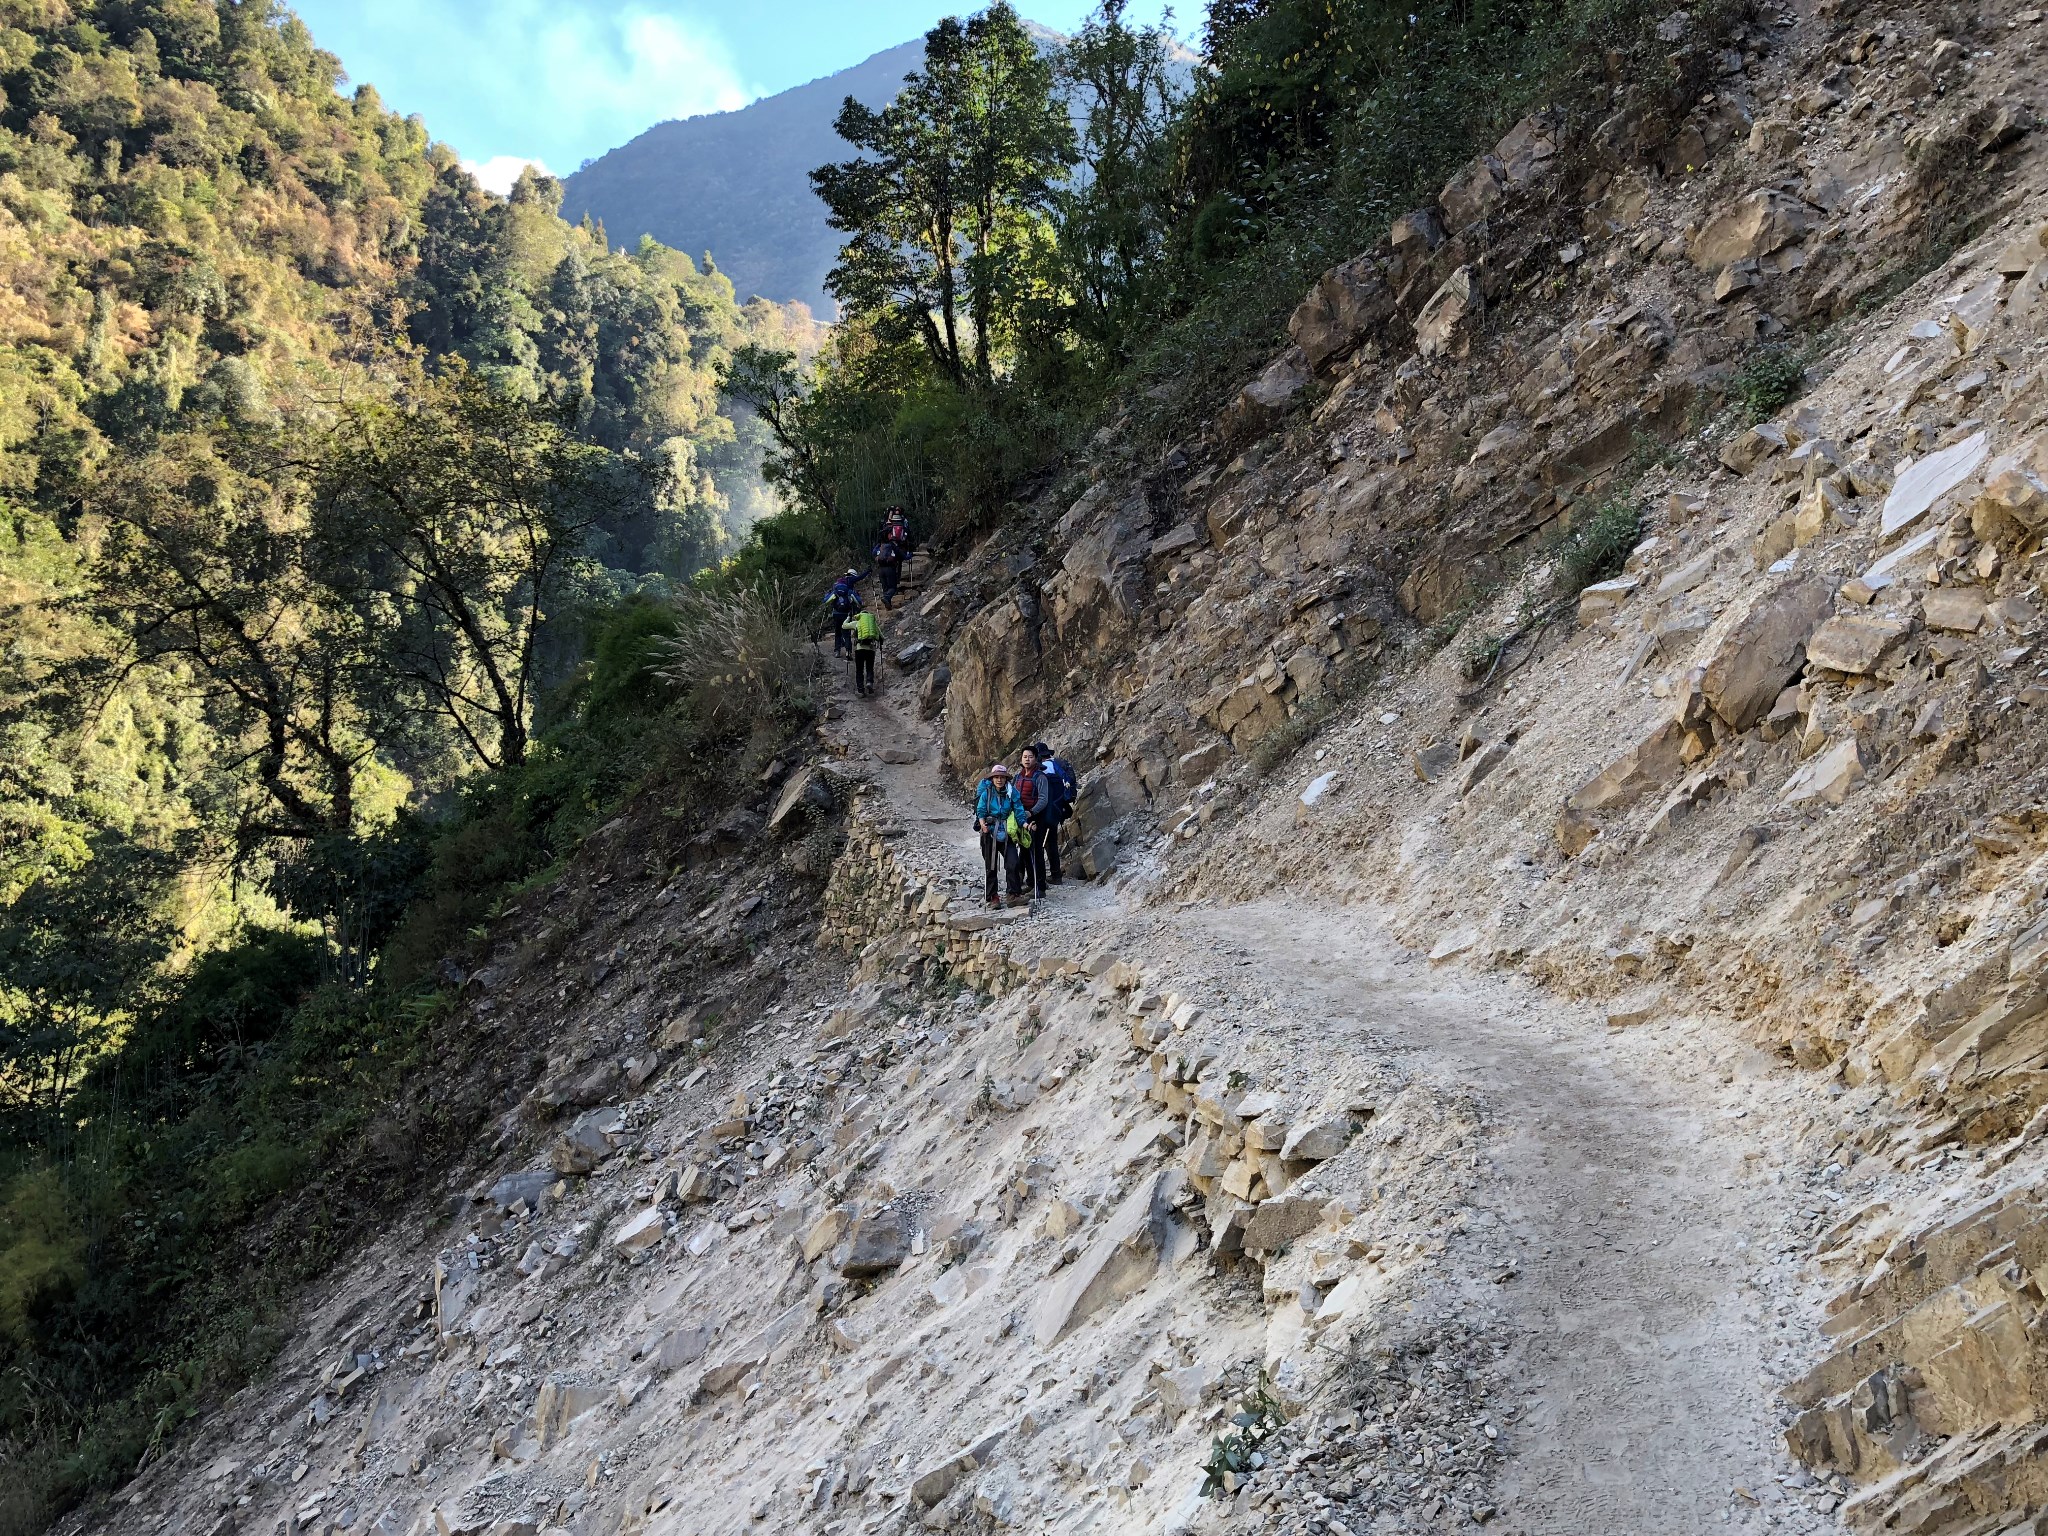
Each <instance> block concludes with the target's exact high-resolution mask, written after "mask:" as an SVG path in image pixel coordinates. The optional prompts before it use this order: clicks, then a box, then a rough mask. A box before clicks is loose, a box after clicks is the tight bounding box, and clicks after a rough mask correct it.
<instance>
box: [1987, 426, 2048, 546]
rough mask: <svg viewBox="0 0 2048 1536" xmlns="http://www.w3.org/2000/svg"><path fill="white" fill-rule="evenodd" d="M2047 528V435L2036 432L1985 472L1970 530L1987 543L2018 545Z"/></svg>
mask: <svg viewBox="0 0 2048 1536" xmlns="http://www.w3.org/2000/svg"><path fill="white" fill-rule="evenodd" d="M2043 527H2048V432H2036V433H2035V434H2034V435H2033V436H2032V437H2029V438H2027V439H2025V440H2024V441H2022V442H2020V443H2019V444H2017V445H2016V446H2015V447H2014V448H2013V449H2012V451H2011V452H2009V453H2003V454H2000V455H1999V456H1998V457H1997V458H1995V459H1993V460H1992V461H1991V463H1990V464H1989V465H1988V466H1987V467H1986V468H1985V471H1984V494H1983V495H1981V496H1979V497H1978V498H1977V502H1976V505H1974V506H1973V507H1971V508H1970V531H1971V532H1972V533H1974V534H1975V535H1976V536H1977V537H1978V538H1979V539H1981V540H1983V541H1984V542H1986V543H2008V544H2016V543H2018V542H2020V541H2021V540H2022V539H2024V538H2025V537H2026V536H2027V535H2029V534H2033V533H2038V532H2039V531H2040V530H2041V529H2042V528H2043Z"/></svg>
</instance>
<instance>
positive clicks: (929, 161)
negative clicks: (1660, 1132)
mask: <svg viewBox="0 0 2048 1536" xmlns="http://www.w3.org/2000/svg"><path fill="white" fill-rule="evenodd" d="M1052 86H1053V77H1052V69H1051V66H1050V65H1048V64H1047V62H1046V61H1045V59H1044V57H1043V56H1042V55H1041V54H1040V53H1039V51H1038V49H1037V47H1036V45H1035V44H1034V43H1033V42H1032V40H1031V35H1030V34H1029V33H1028V32H1026V31H1025V30H1024V25H1023V23H1022V22H1021V21H1019V20H1018V18H1017V13H1016V12H1015V11H1014V10H1013V9H1011V7H1010V6H1009V5H1008V4H1006V3H998V4H996V5H992V6H991V7H990V8H989V9H988V10H987V11H985V12H983V13H981V14H980V15H978V16H975V17H972V18H970V19H969V20H967V21H965V22H963V21H960V20H958V19H957V18H948V19H947V20H945V21H942V22H940V23H939V24H938V25H937V26H936V27H934V28H932V30H931V31H930V32H928V33H926V34H925V41H924V67H923V68H922V69H921V70H920V71H918V72H917V73H914V74H911V75H909V76H906V77H905V80H904V86H903V90H902V91H901V92H900V93H899V94H898V95H897V97H896V99H895V100H894V101H892V102H890V103H889V104H888V105H887V106H885V107H883V108H882V109H881V110H880V111H876V110H874V109H872V108H869V107H867V106H864V105H863V104H862V103H860V102H858V101H856V100H854V99H853V98H852V97H848V98H847V100H846V103H845V105H844V106H843V107H842V108H841V109H840V113H839V117H838V119H837V121H836V122H835V124H834V127H835V129H836V130H837V132H838V134H839V136H840V137H841V138H843V139H845V140H846V141H847V142H848V143H849V144H851V145H853V146H854V147H855V148H856V149H859V150H862V151H864V152H865V153H863V154H862V155H861V156H859V157H857V158H855V159H852V160H847V161H841V162H838V163H835V164H832V165H825V166H820V167H819V168H818V169H817V170H815V171H813V172H812V173H811V184H812V186H813V187H814V188H815V189H816V190H817V193H818V195H819V197H820V198H821V199H823V201H824V203H825V206H826V208H827V209H828V210H829V213H830V220H831V224H832V227H833V228H834V229H838V230H841V231H843V232H845V233H846V234H847V235H848V236H849V239H848V240H847V243H846V244H845V246H844V247H842V249H841V251H840V257H839V262H838V265H836V266H835V267H834V268H833V269H832V273H831V276H830V277H829V278H828V279H827V282H826V286H827V287H828V288H829V289H830V290H831V291H832V293H833V295H834V296H835V297H836V298H838V299H839V301H840V303H841V304H842V305H844V306H845V308H846V310H847V312H848V314H849V315H852V316H856V317H863V318H869V319H874V320H877V321H882V320H884V319H886V321H887V322H888V324H889V326H890V328H891V329H892V330H894V331H895V332H896V333H897V334H900V335H915V336H917V337H919V338H920V339H921V340H922V341H923V343H924V346H925V350H926V353H927V355H928V356H929V358H930V360H931V362H932V364H933V366H934V367H935V368H936V369H937V370H938V371H939V372H940V374H941V375H942V376H943V377H945V378H946V379H947V380H949V381H950V382H952V383H953V384H954V385H955V386H964V385H965V384H966V383H967V382H968V380H969V379H970V378H973V379H975V380H977V381H979V382H981V383H984V384H986V383H987V382H989V380H990V379H991V377H992V375H993V371H994V359H995V356H996V354H997V352H998V350H999V349H1000V348H1001V346H1002V345H1003V343H1004V341H1005V331H1006V325H1007V323H1008V321H1009V320H1010V319H1011V318H1012V316H1013V314H1014V306H1015V303H1016V300H1017V298H1018V295H1019V291H1020V282H1021V278H1022V274H1023V273H1024V271H1025V264H1023V263H1021V262H1019V261H1017V260H1016V258H1017V256H1018V255H1019V253H1020V252H1021V251H1022V250H1023V249H1025V248H1026V247H1027V246H1028V245H1029V243H1030V240H1031V237H1032V235H1033V233H1034V232H1035V230H1036V229H1037V227H1038V226H1039V225H1040V224H1041V223H1042V221H1043V218H1044V215H1045V212H1046V210H1047V208H1048V207H1049V206H1050V203H1051V200H1052V190H1053V186H1054V184H1055V182H1056V180H1057V178H1058V177H1059V176H1060V175H1061V173H1062V172H1063V171H1064V170H1065V168H1066V167H1067V166H1068V165H1070V164H1071V163H1072V160H1073V154H1074V149H1073V129H1072V125H1071V124H1070V123H1069V122H1068V119H1067V115H1066V112H1065V110H1064V109H1063V108H1062V106H1061V105H1060V103H1059V101H1058V100H1057V98H1056V97H1055V96H1054V93H1053V88H1052ZM963 332H964V333H966V337H965V339H963Z"/></svg>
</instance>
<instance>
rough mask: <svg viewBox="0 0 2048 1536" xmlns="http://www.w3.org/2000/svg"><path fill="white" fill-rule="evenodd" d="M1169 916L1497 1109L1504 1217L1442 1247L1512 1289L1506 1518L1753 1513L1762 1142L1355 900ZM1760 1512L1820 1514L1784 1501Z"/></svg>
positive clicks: (1764, 1468) (1268, 984) (1707, 1523)
mask: <svg viewBox="0 0 2048 1536" xmlns="http://www.w3.org/2000/svg"><path fill="white" fill-rule="evenodd" d="M1182 920H1183V921H1184V922H1185V923H1186V924H1187V925H1188V926H1189V927H1190V928H1191V929H1193V930H1194V931H1195V932H1196V933H1199V934H1201V935H1203V936H1205V937H1206V938H1207V940H1208V942H1209V944H1210V945H1211V946H1212V947H1213V948H1215V949H1217V950H1218V951H1220V952H1222V953H1223V954H1225V955H1235V956H1236V957H1238V958H1239V962H1240V964H1239V974H1240V976H1241V977H1242V978H1243V985H1244V986H1245V987H1246V988H1247V989H1252V990H1256V991H1258V992H1259V993H1261V994H1262V995H1263V996H1264V997H1265V998H1266V999H1269V1000H1270V1002H1271V1003H1272V1005H1273V1009H1274V1013H1275V1016H1276V1025H1275V1027H1276V1028H1278V1029H1282V1030H1292V1031H1302V1032H1307V1031H1313V1032H1315V1033H1316V1034H1317V1035H1319V1036H1320V1037H1321V1043H1322V1044H1323V1045H1324V1046H1325V1047H1327V1046H1328V1044H1329V1035H1330V1033H1331V1032H1333V1031H1334V1032H1339V1033H1341V1034H1344V1035H1347V1036H1351V1037H1354V1038H1355V1039H1356V1042H1357V1047H1358V1049H1360V1050H1361V1051H1366V1052H1372V1053H1375V1054H1377V1053H1382V1052H1391V1053H1392V1054H1393V1055H1395V1057H1396V1058H1397V1059H1399V1060H1401V1062H1402V1065H1403V1066H1404V1067H1405V1068H1406V1069H1407V1070H1408V1071H1410V1072H1412V1073H1414V1074H1415V1075H1417V1076H1418V1077H1425V1078H1427V1077H1437V1078H1449V1079H1454V1080H1456V1081H1458V1082H1460V1083H1462V1084H1464V1085H1466V1086H1469V1087H1471V1088H1473V1089H1476V1090H1477V1091H1478V1092H1479V1093H1480V1094H1481V1095H1482V1096H1483V1098H1484V1099H1485V1101H1486V1102H1487V1103H1488V1106H1489V1109H1490V1111H1491V1115H1492V1117H1493V1120H1494V1123H1495V1124H1496V1125H1497V1127H1498V1133H1497V1135H1496V1136H1495V1138H1494V1144H1493V1145H1492V1147H1491V1148H1490V1151H1491V1154H1492V1167H1491V1169H1490V1171H1489V1176H1488V1177H1487V1178H1486V1179H1484V1180H1483V1181H1482V1183H1481V1186H1480V1195H1479V1199H1480V1201H1481V1209H1482V1211H1484V1212H1487V1213H1489V1214H1490V1215H1491V1216H1492V1217H1493V1218H1495V1219H1496V1220H1497V1222H1498V1226H1497V1227H1494V1226H1493V1225H1492V1224H1491V1223H1483V1224H1482V1227H1481V1231H1482V1232H1486V1231H1491V1232H1493V1233H1495V1234H1497V1235H1495V1236H1489V1237H1482V1238H1480V1239H1478V1240H1477V1241H1475V1242H1468V1243H1463V1244H1457V1245H1453V1246H1452V1247H1451V1249H1450V1250H1449V1252H1450V1263H1451V1265H1452V1271H1451V1273H1450V1274H1449V1275H1448V1276H1447V1277H1446V1281H1445V1283H1446V1284H1447V1285H1449V1286H1451V1287H1453V1288H1454V1292H1455V1291H1457V1290H1460V1289H1462V1290H1463V1291H1464V1292H1467V1293H1469V1294H1470V1295H1472V1296H1473V1297H1474V1298H1475V1299H1477V1298H1480V1297H1484V1298H1486V1300H1488V1301H1489V1302H1490V1303H1492V1304H1497V1305H1505V1306H1506V1307H1507V1308H1508V1309H1509V1313H1510V1317H1511V1321H1512V1324H1513V1328H1514V1332H1515V1336H1516V1343H1515V1346H1514V1352H1513V1354H1512V1356H1511V1357H1510V1368H1511V1372H1512V1376H1513V1379H1514V1383H1515V1386H1516V1388H1517V1389H1518V1390H1519V1391H1520V1392H1522V1393H1524V1394H1526V1396H1525V1397H1524V1399H1523V1402H1522V1404H1521V1407H1522V1410H1523V1411H1522V1414H1521V1419H1520V1428H1519V1431H1518V1433H1517V1435H1516V1443H1515V1445H1514V1454H1513V1456H1512V1458H1511V1460H1510V1461H1509V1463H1508V1472H1507V1476H1506V1478H1505V1479H1504V1483H1503V1486H1502V1488H1501V1494H1502V1500H1503V1511H1502V1513H1503V1517H1504V1522H1505V1528H1507V1529H1510V1530H1519V1531H1524V1532H1527V1533H1529V1536H1551V1533H1557V1536H1564V1533H1575V1536H1644V1533H1647V1532H1650V1531H1658V1532H1672V1533H1682V1532H1693V1531H1708V1530H1725V1529H1728V1528H1730V1525H1731V1523H1732V1524H1733V1526H1734V1527H1735V1528H1737V1529H1741V1528H1744V1526H1745V1525H1747V1524H1748V1522H1749V1521H1750V1520H1751V1519H1752V1518H1754V1519H1756V1520H1757V1521H1758V1522H1759V1528H1762V1525H1761V1522H1762V1520H1763V1518H1764V1517H1763V1515H1762V1513H1761V1511H1759V1510H1758V1509H1757V1506H1756V1505H1755V1504H1754V1503H1752V1502H1751V1501H1750V1500H1749V1499H1748V1498H1746V1497H1745V1496H1744V1495H1743V1494H1742V1493H1738V1492H1737V1490H1738V1489H1747V1490H1752V1491H1754V1490H1759V1489H1765V1490H1768V1489H1771V1485H1772V1482H1773V1478H1774V1474H1775V1472H1776V1470H1777V1469H1778V1468H1779V1467H1781V1466H1782V1465H1783V1463H1782V1461H1781V1459H1780V1453H1779V1451H1778V1448H1777V1426H1776V1424H1775V1423H1774V1422H1772V1421H1771V1419H1770V1412H1771V1406H1770V1402H1769V1394H1768V1391H1767V1389H1766V1388H1765V1386H1764V1385H1763V1383H1762V1382H1761V1381H1760V1374H1761V1347H1760V1345H1761V1341H1760V1339H1759V1337H1758V1335H1757V1333H1756V1331H1755V1329H1754V1327H1753V1326H1752V1325H1751V1324H1750V1323H1748V1322H1746V1321H1745V1317H1744V1311H1745V1302H1744V1298H1743V1295H1742V1290H1741V1284H1740V1279H1741V1275H1742V1272H1743V1270H1744V1268H1745V1265H1746V1260H1745V1259H1744V1258H1743V1257H1742V1254H1743V1252H1744V1251H1745V1250H1746V1249H1747V1248H1748V1247H1749V1246H1750V1243H1749V1241H1748V1240H1747V1239H1748V1238H1749V1237H1750V1236H1751V1234H1750V1233H1749V1229H1748V1218H1749V1210H1748V1206H1749V1201H1748V1200H1747V1198H1746V1197H1745V1196H1744V1194H1743V1193H1742V1187H1743V1186H1742V1181H1741V1178H1740V1173H1741V1168H1740V1163H1741V1159H1742V1157H1743V1154H1744V1153H1745V1152H1748V1151H1750V1150H1752V1149H1753V1146H1754V1143H1753V1141H1752V1138H1751V1137H1750V1136H1748V1135H1747V1134H1746V1133H1744V1132H1743V1131H1742V1130H1741V1129H1740V1128H1739V1127H1738V1126H1737V1124H1736V1123H1735V1122H1732V1121H1728V1120H1725V1119H1723V1118H1722V1113H1723V1112H1722V1111H1721V1110H1720V1109H1719V1107H1718V1106H1717V1105H1715V1104H1713V1103H1711V1102H1700V1096H1699V1095H1698V1094H1697V1092H1696V1090H1690V1089H1687V1088H1684V1087H1682V1086H1680V1085H1679V1084H1678V1083H1677V1081H1676V1080H1675V1078H1674V1077H1673V1075H1672V1074H1670V1072H1669V1071H1668V1070H1663V1071H1660V1070H1657V1068H1658V1067H1659V1066H1660V1065H1667V1064H1664V1063H1660V1062H1658V1061H1656V1060H1654V1059H1651V1053H1650V1052H1649V1051H1648V1050H1646V1049H1644V1048H1642V1047H1639V1046H1634V1045H1632V1044H1631V1043H1629V1042H1627V1041H1626V1039H1625V1037H1624V1038H1622V1039H1617V1040H1613V1041H1610V1039H1609V1038H1608V1032H1607V1030H1606V1028H1605V1026H1604V1025H1603V1024H1598V1023H1595V1022H1593V1021H1591V1020H1587V1019H1585V1018H1584V1017H1583V1015H1581V1016H1579V1017H1576V1018H1575V1017H1574V1011H1573V1010H1570V1009H1567V1008H1563V1007H1559V1006H1557V1005H1555V1004H1553V1003H1551V1002H1550V1001H1549V1000H1547V999H1544V998H1542V997H1541V996H1540V995H1539V994H1537V993H1535V992H1534V991H1533V990H1531V989H1526V988H1519V987H1510V986H1508V985H1506V984H1504V983H1500V982H1497V981H1492V980H1489V979H1487V978H1484V977H1473V976H1468V975H1465V974H1462V973H1459V972H1456V971H1440V970H1432V969H1431V968H1429V967H1428V966H1426V965H1425V964H1423V963H1422V962H1421V961H1420V960H1419V959H1417V958H1416V957H1415V956H1413V955H1412V954H1409V953H1407V952H1405V951H1403V950H1401V949H1400V948H1399V947H1398V946H1397V945H1395V944H1394V943H1393V942H1392V941H1391V940H1389V939H1388V938H1387V937H1386V936H1385V933H1384V931H1383V930H1382V929H1381V928H1380V927H1379V926H1378V925H1377V924H1376V923H1375V922H1374V921H1373V920H1372V919H1371V918H1370V917H1369V916H1367V915H1365V914H1363V913H1359V912H1354V911H1348V910H1342V909H1339V910H1329V909H1324V908H1321V907H1317V906H1312V905H1306V904H1294V903H1289V902H1286V901H1268V902H1262V903H1259V904H1256V905H1252V906H1247V907H1239V908H1232V909H1226V910H1221V911H1209V910H1200V911H1193V912H1189V913H1187V914H1185V915H1184V918H1183V919H1182ZM1246 959H1248V960H1249V964H1244V963H1242V962H1243V961H1244V960H1246ZM1503 1260H1511V1261H1512V1265H1513V1268H1514V1270H1515V1274H1514V1277H1513V1278H1512V1279H1509V1280H1506V1281H1500V1280H1498V1279H1497V1277H1498V1276H1499V1274H1500V1273H1501V1271H1502V1269H1503V1267H1504V1265H1503ZM1808 1522H1814V1523H1808ZM1770 1528H1771V1529H1777V1530H1799V1529H1813V1530H1822V1529H1826V1528H1827V1526H1826V1525H1825V1524H1824V1523H1819V1522H1817V1521H1816V1520H1815V1517H1813V1516H1812V1515H1811V1513H1810V1512H1808V1511H1805V1510H1803V1509H1801V1510H1797V1511H1793V1510H1788V1509H1780V1510H1778V1511H1777V1517H1776V1520H1775V1522H1774V1523H1773V1524H1772V1525H1771V1526H1770Z"/></svg>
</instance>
